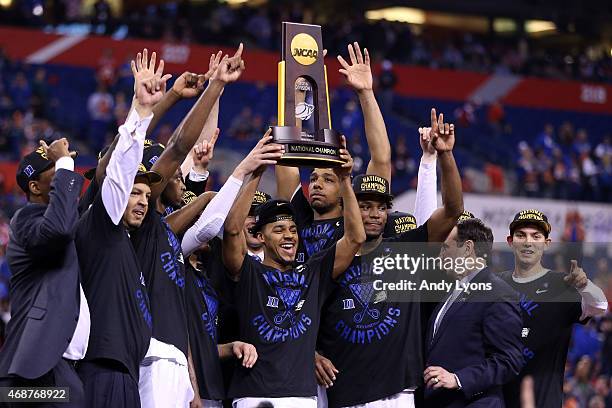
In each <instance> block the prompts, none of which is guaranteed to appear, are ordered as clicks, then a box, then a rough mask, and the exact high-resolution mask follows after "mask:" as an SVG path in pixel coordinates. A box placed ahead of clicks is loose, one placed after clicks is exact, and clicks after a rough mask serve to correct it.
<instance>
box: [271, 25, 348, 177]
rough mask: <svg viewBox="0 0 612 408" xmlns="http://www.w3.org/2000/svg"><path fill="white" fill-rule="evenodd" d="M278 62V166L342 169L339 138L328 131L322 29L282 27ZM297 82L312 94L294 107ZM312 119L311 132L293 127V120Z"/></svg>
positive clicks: (275, 134)
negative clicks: (281, 152)
mask: <svg viewBox="0 0 612 408" xmlns="http://www.w3.org/2000/svg"><path fill="white" fill-rule="evenodd" d="M281 59H282V60H281V61H280V62H279V63H278V126H273V127H272V136H273V142H274V143H278V144H282V145H283V146H284V147H285V153H284V154H283V156H282V157H281V158H280V160H279V161H278V164H280V165H284V166H298V167H299V166H304V167H338V166H340V165H342V164H343V163H344V162H343V161H342V160H340V157H339V148H340V134H339V133H338V132H336V131H334V130H333V129H331V116H330V112H329V92H328V89H327V70H326V68H325V65H324V64H323V41H322V40H321V26H318V25H310V24H296V23H283V46H282V53H281ZM298 78H301V79H302V84H301V86H305V88H307V89H308V90H311V91H312V103H308V102H307V101H306V102H301V103H299V104H298V106H297V107H296V103H295V102H296V100H295V99H296V96H295V91H296V80H297V79H298ZM302 90H305V89H302ZM296 108H297V109H296ZM311 116H313V119H314V129H313V130H312V131H310V132H309V131H307V130H304V129H300V127H298V126H296V117H297V118H298V119H301V120H304V121H306V120H309V119H310V118H311Z"/></svg>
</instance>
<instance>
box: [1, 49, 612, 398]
mask: <svg viewBox="0 0 612 408" xmlns="http://www.w3.org/2000/svg"><path fill="white" fill-rule="evenodd" d="M242 51H243V47H242V45H240V47H239V48H238V50H237V51H236V52H235V54H234V55H232V56H229V55H223V54H222V52H221V51H220V52H219V53H217V54H213V55H212V56H211V58H210V61H209V69H208V71H207V72H206V73H205V74H202V75H199V74H192V73H187V72H186V73H184V74H182V75H181V76H180V77H179V78H177V79H176V81H175V82H174V85H173V86H172V87H171V89H168V90H167V89H166V81H167V80H168V79H169V78H170V75H164V73H163V70H164V63H163V60H160V61H159V63H158V62H157V61H156V60H157V57H156V54H155V53H152V54H151V55H148V52H147V50H146V49H145V50H143V52H142V53H139V54H138V55H137V56H136V58H135V60H134V61H133V62H132V72H133V75H134V98H133V100H132V106H131V109H130V112H129V114H128V117H127V119H126V121H125V123H124V124H123V125H122V126H120V127H119V129H118V133H117V136H116V138H115V139H114V141H113V142H112V144H111V145H110V146H108V147H106V148H105V149H103V151H101V152H100V155H99V157H98V158H99V160H98V164H97V166H96V168H95V169H91V170H90V171H88V172H87V173H86V175H85V176H86V177H87V178H89V179H90V183H89V186H88V188H87V190H86V191H85V193H83V194H81V191H82V187H83V184H84V177H83V176H81V175H80V174H78V173H76V172H75V170H74V159H73V157H74V152H72V151H71V150H70V146H69V143H68V141H67V140H66V139H60V140H56V141H54V142H53V143H51V144H49V145H47V144H46V143H44V142H41V146H40V147H39V148H38V149H37V150H36V151H34V152H32V153H30V154H28V155H26V156H25V157H24V158H23V159H22V160H21V162H20V164H19V167H18V170H17V176H16V177H17V182H18V184H19V186H20V187H21V189H22V190H23V191H24V192H25V194H26V195H27V198H28V203H27V204H26V205H25V206H24V207H23V208H21V209H20V210H19V211H18V212H17V213H16V214H15V215H14V217H13V219H12V220H11V224H10V242H9V244H8V249H7V258H8V261H9V266H10V270H11V272H12V278H11V293H10V299H11V314H12V318H11V320H10V321H9V323H8V327H7V339H6V343H5V344H4V347H3V349H2V350H1V351H0V386H6V387H34V386H36V387H69V389H70V403H66V404H63V405H62V406H66V407H68V406H74V407H88V408H90V407H92V408H96V407H139V406H142V407H221V406H223V401H226V403H227V401H228V400H230V401H233V402H232V404H233V406H234V407H237V408H247V407H248V408H251V407H278V408H284V407H312V408H314V407H328V406H329V407H413V406H424V407H467V406H470V407H472V406H473V407H503V406H509V407H520V406H521V405H520V394H521V393H520V389H521V382H522V379H523V378H524V377H526V376H530V377H531V378H532V379H533V384H534V387H533V392H534V398H535V401H536V406H537V407H538V408H540V407H560V406H561V403H562V381H563V370H564V365H565V359H566V355H567V349H568V345H569V341H570V336H571V328H572V325H573V324H574V323H576V322H586V321H587V320H588V319H589V318H590V317H593V316H597V315H601V314H604V313H605V312H606V310H607V308H608V304H607V301H606V298H605V296H604V294H603V292H602V291H601V289H599V288H598V287H596V286H595V285H594V284H593V283H592V282H591V281H590V280H588V279H587V276H586V274H585V272H584V271H583V270H582V269H581V268H580V267H579V265H578V264H576V263H575V262H572V264H571V265H568V266H567V271H551V270H549V269H547V268H546V267H545V266H544V265H542V262H541V260H542V256H543V253H544V251H545V249H546V248H547V247H548V245H549V244H550V238H549V234H550V232H551V225H550V224H549V222H548V219H547V217H546V216H545V215H544V214H543V213H541V212H540V211H537V210H529V209H526V210H524V211H521V212H519V213H517V214H516V216H515V217H514V219H513V220H508V221H509V234H508V237H507V241H508V244H509V246H510V247H511V248H512V251H513V252H514V258H515V265H514V268H512V269H510V270H508V271H507V272H505V273H503V274H497V273H494V272H492V271H491V269H489V268H488V267H487V265H486V264H485V265H484V267H483V265H482V264H478V263H476V264H475V265H480V266H479V267H478V266H475V267H473V268H466V269H465V270H464V271H461V272H458V271H452V270H445V271H437V273H436V272H435V271H434V272H431V275H428V274H429V273H430V271H418V272H417V274H416V276H418V278H419V279H432V280H433V279H435V278H439V277H442V279H447V280H448V279H450V280H451V281H454V280H457V281H459V282H461V284H462V285H454V286H452V287H453V288H455V289H453V290H450V291H448V292H447V293H445V295H444V296H442V297H441V301H440V302H438V303H433V302H426V301H425V300H424V299H420V298H419V294H418V293H415V294H413V295H412V298H411V299H410V300H409V301H407V300H406V299H397V298H396V297H394V296H391V294H390V293H387V291H385V290H377V289H376V288H375V287H374V283H373V281H374V280H375V279H380V274H377V275H376V276H374V275H372V273H371V268H370V267H364V265H365V266H367V265H368V263H369V262H370V260H371V259H373V258H375V257H377V256H395V254H397V251H398V250H399V249H398V248H400V247H401V246H398V243H438V246H437V250H436V251H437V254H439V256H440V257H443V258H450V259H459V258H468V259H469V258H473V259H477V258H478V259H491V258H490V256H489V255H490V253H491V251H492V244H493V234H492V232H491V229H490V228H489V227H487V226H486V225H485V224H484V223H483V222H482V221H481V220H479V219H478V218H476V217H475V216H474V215H473V214H471V213H469V212H468V211H465V210H464V207H463V197H462V191H461V178H460V175H459V171H458V168H457V165H456V163H455V160H454V158H453V147H454V143H455V132H456V129H455V127H454V125H453V124H449V123H446V122H445V121H444V117H443V114H441V113H440V114H439V115H438V114H437V112H436V111H435V109H432V110H431V123H428V124H427V127H422V128H420V129H419V135H418V136H415V137H419V141H420V145H421V147H422V153H423V154H422V157H421V161H420V166H419V172H418V185H417V193H416V200H415V206H414V209H410V210H411V212H412V214H408V213H402V212H397V211H396V212H394V211H393V210H392V204H393V195H392V194H391V191H390V190H391V189H390V185H391V146H390V143H389V139H388V136H387V133H386V129H385V123H384V121H383V117H382V114H381V112H380V109H379V107H378V104H377V102H376V98H375V96H374V92H373V90H372V88H373V87H372V82H373V81H372V73H371V70H370V59H369V54H368V52H367V50H363V52H362V50H361V49H360V48H359V45H358V44H357V43H354V44H350V45H349V46H348V54H349V60H348V61H347V60H345V59H344V58H342V57H341V56H338V60H339V62H340V65H341V66H342V68H341V69H340V72H341V74H342V75H343V76H344V77H345V78H346V80H347V83H348V84H349V85H350V86H351V87H352V88H353V89H354V90H355V92H356V93H357V96H358V98H359V102H360V105H361V109H362V112H363V117H364V124H365V133H366V138H367V142H368V147H369V151H370V157H371V159H370V161H369V163H368V164H367V170H366V172H365V174H362V175H357V176H355V177H351V173H352V170H353V160H352V158H351V155H350V152H349V150H348V148H347V144H346V140H345V138H344V137H343V138H342V146H341V147H340V158H341V160H342V162H343V164H342V165H340V166H338V167H335V168H315V169H313V170H312V172H311V173H310V180H309V188H308V195H306V194H305V193H304V192H303V190H302V188H301V183H300V173H299V169H298V168H296V167H287V166H281V165H278V164H277V162H278V160H279V159H280V158H281V156H282V155H283V154H284V153H285V152H284V148H283V145H280V144H276V143H274V142H273V137H272V136H271V131H268V132H266V134H264V135H263V136H262V138H261V139H260V140H259V141H258V143H257V144H256V145H255V147H254V148H253V149H252V150H251V151H250V153H248V155H246V157H244V159H243V160H242V161H241V162H240V164H238V166H236V168H235V169H234V170H233V172H232V174H231V175H230V176H229V178H228V179H227V181H226V182H225V184H224V185H223V186H222V187H221V189H220V190H219V191H218V192H217V193H212V192H206V183H207V179H208V175H209V173H208V170H207V168H208V165H209V162H210V161H211V159H212V158H213V149H214V145H215V142H216V140H217V137H219V130H218V129H217V119H218V113H219V99H220V97H221V95H222V93H223V89H224V87H225V86H226V85H228V84H229V83H232V82H235V81H236V80H238V79H239V78H240V76H241V74H242V72H243V71H244V70H245V64H244V61H243V60H242ZM304 95H305V93H304V91H303V90H302V88H301V87H296V101H298V100H300V98H301V100H302V101H303V100H304V98H305V96H304ZM189 98H194V99H195V103H194V104H193V107H192V108H191V110H190V111H189V113H188V114H187V116H186V117H185V118H184V119H183V121H182V122H181V124H180V125H179V126H178V127H177V128H176V130H175V131H174V134H173V135H172V137H171V139H170V140H169V142H168V144H167V146H163V145H161V144H159V143H156V142H154V141H151V140H149V139H147V136H148V135H150V134H151V133H152V132H153V131H154V129H155V127H156V125H157V123H159V120H160V119H161V118H162V117H163V115H164V114H165V113H166V112H167V111H168V110H169V109H171V108H172V107H173V106H174V105H175V104H176V102H178V101H179V100H182V99H189ZM297 122H298V125H299V124H300V123H301V122H300V121H299V120H297ZM221 137H222V136H221ZM272 166H274V172H275V176H276V180H277V189H276V197H275V198H274V199H273V198H272V197H271V196H270V195H269V194H268V193H265V192H262V191H259V190H258V186H259V183H260V180H261V178H262V175H263V174H264V172H265V171H266V169H268V168H270V167H272ZM437 169H439V174H440V177H441V183H440V184H441V190H442V191H441V193H442V206H441V207H439V208H438V207H437V187H436V186H437V174H436V171H437ZM476 216H477V215H476ZM497 238H498V239H499V238H502V237H497ZM406 247H409V246H406ZM420 255H421V254H414V256H420ZM383 274H384V273H383ZM469 283H474V284H483V285H486V287H490V288H491V290H489V291H465V290H460V289H456V288H461V287H467V286H468V284H469ZM16 406H19V405H16Z"/></svg>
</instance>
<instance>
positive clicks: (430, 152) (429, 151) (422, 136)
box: [419, 127, 436, 156]
mask: <svg viewBox="0 0 612 408" xmlns="http://www.w3.org/2000/svg"><path fill="white" fill-rule="evenodd" d="M430 141H431V128H430V127H420V128H419V143H420V144H421V149H423V156H435V155H436V149H435V148H434V147H433V146H432V145H431V143H429V142H430Z"/></svg>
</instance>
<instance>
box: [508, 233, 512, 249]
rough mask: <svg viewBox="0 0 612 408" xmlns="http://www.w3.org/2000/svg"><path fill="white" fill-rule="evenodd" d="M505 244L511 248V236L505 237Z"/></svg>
mask: <svg viewBox="0 0 612 408" xmlns="http://www.w3.org/2000/svg"><path fill="white" fill-rule="evenodd" d="M506 242H507V243H508V246H509V247H510V248H512V242H513V241H512V235H508V236H507V237H506Z"/></svg>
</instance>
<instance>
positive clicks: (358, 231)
mask: <svg viewBox="0 0 612 408" xmlns="http://www.w3.org/2000/svg"><path fill="white" fill-rule="evenodd" d="M340 158H341V159H342V160H344V161H345V162H346V163H345V164H343V165H342V167H338V168H335V169H334V172H335V173H336V175H337V176H338V179H339V180H340V194H342V203H343V208H344V214H343V215H344V235H343V236H342V238H340V240H339V241H338V243H337V244H336V255H335V258H334V269H333V271H332V278H334V279H336V278H337V277H338V276H340V275H341V274H342V273H343V272H344V271H345V270H346V269H347V268H348V267H349V266H350V264H351V262H353V258H354V257H355V254H356V253H357V251H359V248H361V245H362V244H363V243H364V242H365V240H366V235H365V230H364V228H363V221H362V220H361V212H360V210H359V204H358V203H357V198H356V197H355V193H354V192H353V186H352V185H351V171H352V170H353V158H352V157H351V155H350V154H349V152H348V150H347V149H346V138H345V137H344V136H342V149H340Z"/></svg>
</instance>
